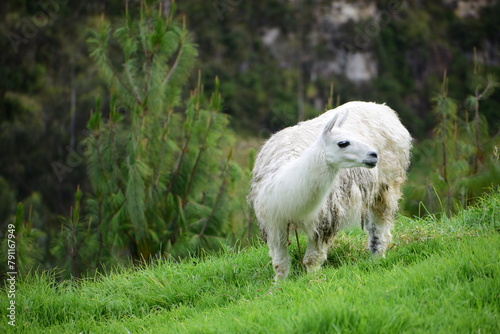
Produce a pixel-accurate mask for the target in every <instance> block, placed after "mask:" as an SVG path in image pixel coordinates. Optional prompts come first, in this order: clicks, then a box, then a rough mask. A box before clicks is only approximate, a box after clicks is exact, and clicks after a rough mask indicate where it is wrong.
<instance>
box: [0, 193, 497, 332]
mask: <svg viewBox="0 0 500 334" xmlns="http://www.w3.org/2000/svg"><path fill="white" fill-rule="evenodd" d="M499 232H500V193H499V192H498V191H497V192H496V193H495V194H493V195H490V196H488V197H485V198H483V199H482V200H481V201H480V205H479V206H478V207H476V208H474V209H471V210H467V211H462V212H461V213H460V214H459V215H458V216H457V217H455V218H453V219H439V220H438V219H435V218H428V219H426V220H411V219H408V218H404V217H401V218H399V220H398V222H397V226H396V228H395V232H394V237H395V238H394V239H395V240H394V244H393V247H392V249H391V250H390V251H389V252H388V255H387V258H386V259H381V260H376V261H374V260H372V259H370V256H369V255H368V254H367V253H366V251H365V250H364V244H365V235H364V233H363V232H362V231H359V230H353V231H349V232H344V233H342V234H341V235H339V237H338V239H337V243H336V247H335V248H333V249H332V250H331V252H330V254H329V261H328V263H327V265H326V266H325V267H324V268H323V270H321V271H320V272H318V273H315V274H306V273H304V272H302V269H301V267H300V265H299V264H298V255H297V246H296V244H295V243H293V244H292V246H291V249H292V252H293V255H294V269H295V272H294V273H293V274H292V275H291V277H290V279H289V280H288V281H286V282H283V283H280V284H277V285H275V284H273V273H272V268H271V265H270V260H269V258H268V256H267V249H266V247H265V246H263V245H261V246H257V247H254V248H247V249H244V250H242V251H235V250H233V249H225V250H224V252H222V253H221V254H220V255H218V256H210V257H207V258H206V259H204V260H191V261H189V262H186V263H181V264H179V263H172V262H169V261H162V262H159V263H157V264H154V265H150V266H147V267H146V268H144V269H142V270H137V271H124V270H118V271H117V272H116V273H114V274H110V275H108V276H105V277H98V278H96V279H94V280H86V281H80V282H77V283H75V282H64V283H62V284H56V283H54V280H53V277H52V275H50V274H44V275H39V274H35V275H32V276H30V277H27V278H24V279H22V280H21V281H20V282H18V284H17V291H16V299H15V300H16V325H17V326H16V327H15V328H13V327H11V326H8V325H7V320H6V317H5V316H2V321H1V322H0V332H1V333H5V332H13V333H58V334H59V333H225V332H227V333H337V332H339V333H340V332H342V333H381V332H382V333H396V332H429V333H469V332H477V333H479V332H480V333H495V332H496V333H498V332H500V233H499ZM304 243H305V240H302V244H304ZM302 249H304V246H302ZM0 297H1V303H0V306H1V309H2V310H3V311H2V314H5V310H6V308H7V306H8V299H7V295H6V293H5V290H4V291H3V292H2V293H1V295H0ZM6 330H7V331H6Z"/></svg>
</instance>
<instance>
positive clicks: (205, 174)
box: [85, 2, 244, 263]
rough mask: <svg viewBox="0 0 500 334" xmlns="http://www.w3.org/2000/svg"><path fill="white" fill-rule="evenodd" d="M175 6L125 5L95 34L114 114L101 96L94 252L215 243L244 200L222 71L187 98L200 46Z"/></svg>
mask: <svg viewBox="0 0 500 334" xmlns="http://www.w3.org/2000/svg"><path fill="white" fill-rule="evenodd" d="M174 14H175V9H174V8H172V9H171V12H169V13H164V12H162V8H161V5H160V6H159V8H158V9H156V8H153V6H151V5H148V4H147V3H146V2H142V3H141V10H140V14H139V17H138V18H133V17H132V15H130V13H128V10H127V11H126V14H125V20H124V23H123V24H122V25H121V26H119V27H117V28H115V29H113V28H112V27H111V26H110V24H109V23H107V22H106V21H105V19H104V18H103V20H102V22H101V26H100V28H99V30H98V31H95V32H94V33H93V36H92V37H91V38H90V39H89V41H88V42H89V47H90V49H91V52H92V53H91V54H92V56H93V58H94V59H95V61H96V62H97V64H98V65H99V69H100V72H101V74H102V75H103V76H104V78H105V79H106V81H107V83H108V88H109V93H110V98H109V101H110V102H109V114H106V113H105V112H104V111H103V110H104V108H103V107H102V106H101V99H100V98H99V97H98V98H97V99H96V108H95V110H94V111H93V113H92V115H91V117H90V119H89V121H88V129H89V131H90V133H91V135H90V136H89V138H88V139H87V146H86V147H88V150H87V156H86V159H87V170H88V175H89V178H90V182H91V185H92V193H91V194H89V199H88V200H87V203H86V208H87V210H88V219H91V221H92V224H93V226H94V228H95V231H96V236H97V237H96V240H97V246H96V247H95V254H94V257H95V259H96V262H103V263H108V262H116V261H118V262H120V261H121V262H123V261H124V260H125V259H127V257H128V256H130V257H132V258H133V259H135V260H141V259H149V258H151V257H152V256H157V255H165V254H168V255H169V256H174V257H178V256H185V255H187V254H189V253H191V252H198V251H199V250H200V249H202V248H204V249H207V248H208V249H214V248H217V247H218V246H220V243H221V242H223V241H224V240H225V237H226V236H227V235H228V233H229V232H230V230H231V228H232V227H234V226H232V225H231V224H232V222H234V219H235V217H236V215H237V214H238V211H239V210H241V205H242V202H244V200H241V199H239V198H236V197H234V196H232V195H231V194H232V193H233V192H234V191H236V188H237V185H238V182H239V181H240V180H241V179H242V177H243V173H242V171H241V170H240V168H239V167H238V166H237V165H236V164H235V163H234V162H233V161H232V151H231V145H232V143H233V140H234V139H233V135H232V133H231V131H230V130H229V129H228V128H227V126H228V120H227V117H226V116H225V115H224V114H222V113H221V112H220V110H221V108H222V106H221V96H220V93H219V88H218V87H219V82H218V80H216V84H215V91H214V92H213V94H212V95H211V98H210V99H207V98H206V97H205V95H204V92H203V86H202V85H201V82H200V75H199V76H198V77H199V79H198V84H197V87H196V88H195V89H193V90H192V91H191V92H190V94H189V97H188V98H187V100H186V102H185V103H183V102H182V101H183V91H184V87H185V86H186V83H187V79H188V77H189V74H190V73H191V69H192V68H193V65H194V62H195V57H196V54H197V51H196V48H195V46H194V45H193V44H192V43H191V42H190V38H189V33H188V31H187V30H186V27H185V24H182V25H180V24H178V23H177V22H176V21H175V20H174ZM88 219H86V220H85V221H88Z"/></svg>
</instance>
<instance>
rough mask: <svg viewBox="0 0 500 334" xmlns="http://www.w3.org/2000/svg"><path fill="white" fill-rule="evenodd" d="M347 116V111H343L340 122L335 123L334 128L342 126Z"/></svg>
mask: <svg viewBox="0 0 500 334" xmlns="http://www.w3.org/2000/svg"><path fill="white" fill-rule="evenodd" d="M347 116H349V110H346V111H345V113H344V114H343V115H342V117H341V118H340V120H339V121H338V122H337V123H335V126H336V127H339V128H340V127H341V126H342V124H344V122H345V120H346V119H347Z"/></svg>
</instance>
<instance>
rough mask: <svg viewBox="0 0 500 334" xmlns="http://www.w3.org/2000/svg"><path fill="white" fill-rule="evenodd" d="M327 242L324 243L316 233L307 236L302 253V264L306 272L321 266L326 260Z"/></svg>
mask: <svg viewBox="0 0 500 334" xmlns="http://www.w3.org/2000/svg"><path fill="white" fill-rule="evenodd" d="M327 253H328V244H326V243H324V242H323V240H322V239H320V238H319V237H318V235H315V236H312V237H309V238H308V240H307V249H306V254H305V255H304V261H303V263H304V265H305V266H306V269H307V272H314V271H317V270H319V269H320V268H321V266H322V265H323V263H324V262H325V260H326V257H327Z"/></svg>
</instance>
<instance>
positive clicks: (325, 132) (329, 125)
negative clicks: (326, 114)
mask: <svg viewBox="0 0 500 334" xmlns="http://www.w3.org/2000/svg"><path fill="white" fill-rule="evenodd" d="M338 118H339V114H336V115H335V116H333V118H332V119H331V120H330V121H329V122H328V123H326V125H325V127H324V128H323V136H326V135H328V133H329V132H330V131H332V129H333V127H334V126H335V123H336V122H337V119H338Z"/></svg>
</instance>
